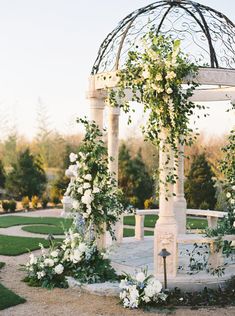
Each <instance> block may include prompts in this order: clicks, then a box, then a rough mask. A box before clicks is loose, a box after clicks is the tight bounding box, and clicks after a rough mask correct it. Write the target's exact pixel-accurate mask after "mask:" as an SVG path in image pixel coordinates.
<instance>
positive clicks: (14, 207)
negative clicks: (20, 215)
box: [8, 200, 16, 212]
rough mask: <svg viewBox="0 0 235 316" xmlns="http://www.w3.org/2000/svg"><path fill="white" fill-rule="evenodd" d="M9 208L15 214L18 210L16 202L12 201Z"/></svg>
mask: <svg viewBox="0 0 235 316" xmlns="http://www.w3.org/2000/svg"><path fill="white" fill-rule="evenodd" d="M8 207H9V210H10V211H11V212H15V210H16V201H14V200H11V201H9V202H8Z"/></svg>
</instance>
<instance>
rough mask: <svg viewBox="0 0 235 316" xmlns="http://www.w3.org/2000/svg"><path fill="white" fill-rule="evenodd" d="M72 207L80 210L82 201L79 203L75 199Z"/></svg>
mask: <svg viewBox="0 0 235 316" xmlns="http://www.w3.org/2000/svg"><path fill="white" fill-rule="evenodd" d="M72 207H73V208H74V209H75V210H79V208H80V203H79V202H78V201H77V200H73V203H72Z"/></svg>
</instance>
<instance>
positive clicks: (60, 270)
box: [55, 264, 64, 274]
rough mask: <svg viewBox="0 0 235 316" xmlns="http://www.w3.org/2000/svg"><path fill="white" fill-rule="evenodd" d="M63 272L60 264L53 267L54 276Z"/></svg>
mask: <svg viewBox="0 0 235 316" xmlns="http://www.w3.org/2000/svg"><path fill="white" fill-rule="evenodd" d="M63 271H64V266H63V265H62V264H58V265H57V266H55V273H56V274H62V273H63Z"/></svg>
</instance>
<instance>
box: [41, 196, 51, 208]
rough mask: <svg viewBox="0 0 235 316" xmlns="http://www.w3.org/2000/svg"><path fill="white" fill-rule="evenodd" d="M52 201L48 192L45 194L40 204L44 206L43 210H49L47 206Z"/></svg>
mask: <svg viewBox="0 0 235 316" xmlns="http://www.w3.org/2000/svg"><path fill="white" fill-rule="evenodd" d="M49 201H50V198H49V195H48V193H47V192H43V194H42V197H41V199H40V203H41V205H42V208H47V204H48V202H49Z"/></svg>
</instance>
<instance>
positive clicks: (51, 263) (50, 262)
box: [44, 258, 55, 267]
mask: <svg viewBox="0 0 235 316" xmlns="http://www.w3.org/2000/svg"><path fill="white" fill-rule="evenodd" d="M44 264H45V266H47V267H53V266H54V264H55V262H54V260H53V259H50V258H46V259H45V261H44Z"/></svg>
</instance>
